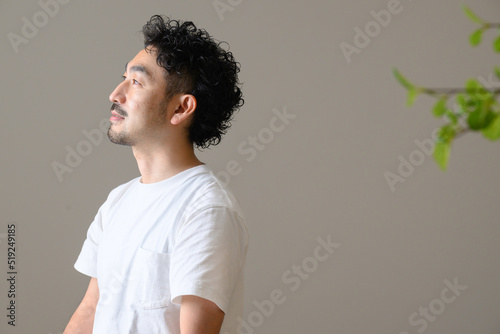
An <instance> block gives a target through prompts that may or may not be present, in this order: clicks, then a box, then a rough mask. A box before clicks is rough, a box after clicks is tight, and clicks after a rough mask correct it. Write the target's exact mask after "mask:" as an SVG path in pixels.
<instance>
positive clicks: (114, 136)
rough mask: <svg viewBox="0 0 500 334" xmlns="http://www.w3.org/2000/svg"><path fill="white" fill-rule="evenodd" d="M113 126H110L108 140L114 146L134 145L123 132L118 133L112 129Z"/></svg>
mask: <svg viewBox="0 0 500 334" xmlns="http://www.w3.org/2000/svg"><path fill="white" fill-rule="evenodd" d="M112 127H113V124H111V125H110V126H109V129H108V138H109V140H110V141H111V142H112V143H113V144H118V145H124V146H132V145H134V143H135V142H134V140H133V139H132V138H131V137H130V136H129V135H128V134H127V133H123V132H116V131H115V130H113V129H112Z"/></svg>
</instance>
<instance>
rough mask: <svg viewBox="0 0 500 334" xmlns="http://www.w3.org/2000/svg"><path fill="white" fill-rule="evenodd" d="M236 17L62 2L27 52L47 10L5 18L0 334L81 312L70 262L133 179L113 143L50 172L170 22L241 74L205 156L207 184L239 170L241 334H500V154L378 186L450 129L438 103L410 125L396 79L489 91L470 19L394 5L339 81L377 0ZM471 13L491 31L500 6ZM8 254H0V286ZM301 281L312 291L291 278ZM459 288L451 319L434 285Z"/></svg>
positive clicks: (435, 2) (488, 61)
mask: <svg viewBox="0 0 500 334" xmlns="http://www.w3.org/2000/svg"><path fill="white" fill-rule="evenodd" d="M221 1H222V2H224V3H227V1H229V0H221ZM230 3H232V4H233V5H230V6H231V8H232V11H227V12H225V13H224V14H223V20H221V18H220V17H219V16H218V14H217V12H216V10H215V9H214V6H213V3H212V0H206V1H192V0H188V1H180V0H172V1H165V0H162V1H158V0H157V1H95V0H92V1H81V0H73V1H70V2H69V3H67V4H65V5H60V8H59V10H58V12H57V13H56V14H55V15H54V17H50V18H49V20H48V22H46V24H45V25H44V26H43V27H41V28H39V31H38V32H37V34H36V35H35V36H34V37H32V38H31V39H28V43H27V44H22V45H20V46H19V52H18V53H15V51H14V49H13V47H12V46H11V44H10V42H9V40H8V38H7V34H8V33H9V32H13V33H16V34H18V35H20V34H21V29H22V26H23V21H22V18H23V17H26V18H28V20H29V21H31V22H33V15H35V14H36V13H37V12H39V11H40V10H41V7H40V5H39V4H38V2H37V1H31V0H30V1H22V2H20V1H16V0H1V2H0V31H1V36H0V50H1V62H0V66H1V73H2V80H1V81H0V100H1V108H2V110H1V116H0V117H1V119H0V134H1V142H0V151H1V152H2V158H1V159H2V164H1V171H2V173H1V178H2V193H1V201H0V210H1V213H2V215H1V216H2V217H1V225H0V229H1V230H0V234H4V233H6V228H7V224H8V223H9V222H15V223H16V224H17V239H18V240H17V243H18V248H17V252H18V254H17V256H18V271H19V275H18V287H17V289H18V299H17V304H18V309H17V312H18V314H17V326H16V327H15V328H12V327H10V326H7V324H6V322H7V319H6V317H5V314H4V313H6V310H5V308H6V306H7V304H6V303H7V298H6V294H7V285H6V283H7V282H6V280H5V279H2V280H1V283H0V289H1V290H0V302H1V303H2V304H1V305H2V306H1V308H0V309H2V310H4V311H2V312H1V314H0V319H2V320H1V324H0V328H1V330H0V331H1V332H2V333H53V334H55V333H60V332H62V330H63V328H64V327H65V325H66V323H67V321H68V319H69V317H70V316H71V314H72V313H73V311H74V310H75V308H76V306H77V305H78V303H79V302H80V300H81V298H82V296H83V293H84V291H85V289H86V287H87V284H88V278H87V277H85V276H83V275H81V274H79V273H78V272H76V271H75V270H74V269H73V263H74V261H75V260H76V257H77V256H78V254H79V251H80V248H81V245H82V243H83V241H84V239H85V233H86V231H87V228H88V226H89V224H90V222H91V221H92V219H93V217H94V215H95V213H96V212H97V209H98V208H99V206H100V205H101V203H102V202H103V201H104V200H105V199H106V196H107V194H108V193H109V191H110V190H111V189H112V188H114V187H116V186H117V185H119V184H121V183H124V182H126V181H128V180H130V179H131V178H133V177H136V176H138V170H137V167H136V164H135V160H134V159H133V156H132V154H131V152H130V149H129V148H127V147H121V146H116V145H112V144H111V143H109V142H108V140H107V138H105V139H104V140H103V141H102V142H100V143H97V144H95V145H94V144H92V146H91V148H90V149H91V152H87V153H89V154H88V155H87V156H85V157H83V158H82V161H81V162H80V163H79V164H78V166H76V167H75V168H72V172H71V173H69V172H68V173H65V174H63V176H62V182H60V181H59V180H58V178H57V176H56V174H55V172H54V170H53V167H52V164H53V163H54V162H55V161H57V162H59V163H61V164H65V165H66V162H65V159H66V155H67V150H66V147H70V148H72V149H76V148H77V146H78V145H80V146H81V147H83V146H82V145H85V144H84V143H83V142H84V141H85V140H87V139H86V137H85V136H84V134H83V133H82V131H83V130H87V131H91V130H95V129H99V126H98V125H99V122H100V120H102V119H103V118H107V117H109V108H110V105H111V103H110V102H109V101H108V96H109V94H110V93H111V91H112V90H113V89H114V87H115V86H116V85H117V84H118V82H119V81H120V80H121V78H120V77H121V75H122V71H123V68H124V65H125V63H126V62H127V61H128V60H130V59H131V58H133V57H134V56H135V54H136V53H137V52H138V51H139V50H140V49H141V48H142V39H141V35H140V33H138V32H139V31H140V29H141V27H142V25H143V24H144V23H145V22H146V21H147V19H148V18H149V17H150V16H151V15H153V14H157V13H161V14H166V15H169V16H171V17H173V18H179V19H183V20H187V19H190V20H193V21H194V22H195V23H197V24H198V25H199V26H201V27H204V28H206V29H207V30H208V31H209V32H210V33H211V34H212V35H214V36H215V37H216V38H217V39H219V40H225V41H228V42H229V44H230V46H231V50H232V51H233V52H234V54H235V56H236V58H237V60H238V61H240V62H241V64H242V72H241V77H240V78H241V81H242V82H243V83H244V86H243V87H244V93H245V99H246V103H245V106H244V107H243V108H242V110H241V111H240V112H239V113H238V114H237V115H236V118H235V121H234V123H233V127H232V128H231V129H230V131H229V133H228V134H227V135H226V137H225V138H224V140H223V141H222V143H221V144H220V145H219V146H217V147H214V148H212V149H209V150H205V151H204V152H202V153H200V154H199V156H200V158H201V159H202V160H203V161H204V162H205V163H207V164H209V165H210V166H211V167H212V168H213V169H214V170H215V171H224V170H225V169H226V164H227V162H229V161H231V160H234V161H237V162H238V163H239V166H240V169H239V170H238V171H237V173H235V174H236V175H233V176H232V177H231V179H230V187H231V188H232V189H233V190H234V192H235V194H236V195H237V197H238V199H239V201H240V202H241V205H242V207H243V209H244V211H245V213H246V215H247V219H248V227H249V231H250V234H251V245H250V249H249V253H248V262H247V269H246V290H245V293H246V303H245V314H244V319H245V321H247V322H248V323H249V324H250V325H249V326H251V328H250V330H247V332H248V333H273V334H278V333H377V334H379V333H380V334H399V333H401V332H407V333H411V334H413V333H419V330H420V332H425V333H429V334H430V333H440V334H443V333H454V334H458V333H463V334H466V333H491V334H493V333H499V331H500V320H499V319H500V317H499V313H500V302H499V300H500V289H499V287H498V282H499V278H500V265H499V262H498V254H499V252H500V243H499V239H500V224H499V221H498V216H499V214H500V208H499V205H498V196H499V194H500V191H499V189H500V187H499V186H500V181H499V177H498V166H499V163H500V155H498V143H491V142H489V141H487V140H485V139H483V138H482V137H481V136H480V135H477V134H469V135H466V136H464V137H462V138H460V139H459V140H458V141H456V142H455V143H454V144H453V148H452V156H451V161H450V163H451V165H450V168H449V171H448V172H446V173H443V172H442V171H440V170H439V168H438V167H437V165H436V164H435V163H434V161H433V160H432V158H431V157H429V156H427V155H425V156H424V161H423V163H422V164H421V165H419V166H416V167H415V168H414V170H413V172H412V173H411V175H408V176H407V177H405V178H404V180H405V181H404V182H398V183H396V184H395V186H394V189H393V190H394V191H391V188H390V186H389V184H388V182H387V181H386V179H385V177H384V173H386V172H391V173H394V174H397V173H398V166H399V164H400V156H401V157H402V158H404V159H409V156H410V155H411V154H413V156H414V157H418V154H419V153H414V152H416V151H418V150H419V148H418V146H417V145H416V144H415V140H425V139H429V138H431V134H432V132H433V130H434V129H435V128H437V127H438V126H440V125H442V124H443V122H444V121H443V120H440V119H435V118H433V117H432V116H431V114H430V108H431V106H432V104H433V101H434V100H433V99H431V98H428V97H420V98H419V99H418V100H417V102H416V105H415V106H414V107H412V108H410V109H409V108H406V107H405V98H406V97H405V91H404V89H403V88H402V87H401V86H400V85H399V84H397V83H396V81H395V80H394V78H393V76H392V73H391V70H392V68H393V67H397V68H399V69H400V70H401V71H402V72H403V73H404V74H405V75H406V76H408V77H409V78H411V79H412V80H413V81H415V82H417V83H420V84H423V85H428V86H451V87H453V86H457V87H459V86H461V85H463V84H464V83H465V80H466V79H467V78H472V77H474V78H483V80H486V81H488V76H489V75H490V74H491V73H492V69H493V66H494V65H498V60H499V58H498V55H496V54H494V53H493V51H492V48H491V42H492V41H493V39H494V37H495V36H496V35H497V33H496V32H494V31H489V32H488V33H487V34H486V35H485V37H484V42H483V44H482V45H481V46H479V47H478V48H471V47H469V45H468V42H467V37H468V35H469V34H470V33H471V32H472V31H473V30H474V29H476V28H477V25H475V24H474V23H472V22H470V21H469V20H468V19H467V18H466V17H465V16H464V14H463V12H462V9H461V4H462V3H464V2H463V1H453V0H432V1H431V0H421V1H411V0H401V8H402V11H401V12H400V13H399V14H397V15H392V17H391V21H390V23H389V24H388V25H387V26H386V27H383V28H382V29H381V31H380V32H379V33H378V34H377V35H376V36H374V37H372V38H371V41H370V44H369V45H368V46H367V47H365V48H363V49H361V50H360V53H359V54H354V55H352V59H351V60H352V61H351V62H350V63H348V62H347V60H346V58H345V57H344V55H343V54H342V51H341V48H340V43H342V42H346V43H349V44H353V39H354V37H355V31H354V28H355V27H356V26H357V27H360V28H361V29H364V27H365V25H366V24H367V23H369V22H370V21H374V18H373V16H372V15H370V11H371V10H374V11H380V10H382V9H387V5H388V1H387V0H376V1H374V0H371V1H368V0H359V1H347V0H338V1H319V0H314V1H285V0H274V1H239V0H231V2H230ZM468 5H470V6H471V7H472V8H473V9H474V10H475V11H476V12H477V13H478V14H479V15H480V16H482V17H484V18H485V19H487V20H490V21H499V19H498V18H499V16H498V14H499V13H500V3H499V2H498V1H493V0H475V1H468ZM42 23H43V22H42ZM499 85H500V83H499V82H498V80H496V81H493V82H490V88H491V87H496V88H498V86H499ZM274 108H276V109H278V110H283V109H284V108H286V110H287V112H288V113H289V114H293V115H295V118H294V119H293V120H290V122H289V124H287V125H286V126H285V128H284V129H283V130H282V131H281V132H274V133H273V137H272V138H270V137H269V135H270V132H269V130H263V129H265V128H269V125H270V122H271V120H272V119H273V117H274V115H275V114H274V113H273V111H272V110H273V109H274ZM277 124H280V123H277ZM259 133H261V138H263V139H264V140H265V141H266V144H265V145H264V148H263V149H262V150H260V151H257V155H256V156H255V158H254V159H253V160H252V161H247V158H249V155H248V154H241V153H240V152H239V151H238V146H239V145H242V147H245V148H248V147H250V145H249V139H248V137H249V136H257V135H258V134H259ZM266 135H267V137H266ZM87 149H88V150H89V148H88V146H87ZM422 156H423V155H422V154H420V157H422ZM328 236H330V237H331V240H332V241H333V242H336V243H339V244H340V247H338V248H337V249H335V251H334V252H333V254H331V256H329V257H328V259H326V260H325V261H323V262H319V263H318V262H316V263H317V266H314V263H315V262H314V261H313V260H311V258H310V257H313V256H314V250H315V248H316V247H317V245H318V241H317V238H318V237H319V238H322V239H323V240H326V239H327V238H328ZM5 246H6V243H5V239H3V240H2V243H1V244H0V247H1V251H2V253H1V254H3V255H2V260H1V262H0V263H1V265H0V268H1V271H2V273H5V272H6V271H7V268H6V261H5V258H6V255H5V254H6V247H5ZM321 254H323V253H321ZM308 258H309V259H308ZM304 261H305V262H304ZM303 263H304V264H305V265H306V266H308V267H307V268H309V270H310V271H311V272H310V273H309V274H308V277H307V278H300V279H299V278H298V277H299V276H297V275H296V274H290V272H288V270H291V269H292V266H294V265H302V264H303ZM284 274H285V276H286V275H289V276H288V277H291V276H294V277H295V278H296V279H297V280H298V281H299V282H300V286H299V287H298V289H296V290H292V289H291V287H292V285H291V284H290V283H287V281H286V280H283V277H282V276H283V275H284ZM2 277H4V275H2ZM303 277H305V276H303ZM454 279H457V280H458V283H459V284H460V285H464V286H466V287H467V288H465V289H464V288H462V289H463V290H462V291H461V292H459V293H460V295H459V296H455V297H456V298H455V300H454V301H453V302H451V303H443V302H442V301H440V299H441V292H442V291H443V289H445V288H446V284H445V283H444V282H445V281H446V280H448V281H449V282H453V280H454ZM276 289H278V290H280V291H281V292H282V293H283V295H284V296H285V298H286V299H285V301H284V302H283V303H281V304H279V305H274V309H273V310H272V312H270V311H269V312H267V315H263V316H261V318H259V314H258V313H257V312H259V311H258V308H257V306H255V305H256V304H259V303H262V301H264V300H266V299H269V298H270V294H271V292H272V291H273V290H276ZM446 296H447V297H448V298H451V296H453V294H452V293H451V292H447V294H446ZM442 305H444V306H445V309H444V310H443V309H440V306H442ZM429 306H431V307H433V309H434V311H435V312H436V313H438V314H437V315H435V318H432V321H431V320H420V322H418V324H419V325H411V324H410V323H409V318H410V316H411V315H412V314H413V313H414V312H417V313H418V312H419V308H420V307H422V308H423V307H426V308H429ZM418 319H425V318H424V317H422V316H420V315H419V316H417V317H416V318H414V320H418ZM422 322H424V323H426V326H425V328H424V325H423V324H422Z"/></svg>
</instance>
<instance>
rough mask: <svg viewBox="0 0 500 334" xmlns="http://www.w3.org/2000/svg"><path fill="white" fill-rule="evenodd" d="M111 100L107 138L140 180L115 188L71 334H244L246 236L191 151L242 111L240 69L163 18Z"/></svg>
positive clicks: (91, 245)
mask: <svg viewBox="0 0 500 334" xmlns="http://www.w3.org/2000/svg"><path fill="white" fill-rule="evenodd" d="M143 33H144V40H145V43H144V44H145V47H144V50H142V51H140V52H139V53H138V54H137V56H135V58H134V59H132V60H131V61H130V62H129V63H128V64H127V65H126V71H125V74H124V76H123V82H121V83H120V84H119V85H118V86H117V87H116V89H115V90H114V91H113V92H112V93H111V95H110V101H111V102H112V103H113V104H112V107H111V114H112V116H111V118H110V122H111V125H110V128H109V131H108V137H109V139H110V140H111V141H112V142H113V143H116V144H122V145H129V146H131V147H132V152H133V154H134V157H135V158H136V160H137V164H138V167H139V171H140V174H141V176H140V177H137V178H135V179H133V180H132V181H130V182H128V183H125V184H123V185H121V186H119V187H117V188H115V189H114V190H113V191H111V193H110V194H109V196H108V198H107V200H106V201H105V203H104V204H103V205H102V206H101V207H100V209H99V211H98V212H97V215H96V217H95V219H94V221H93V222H92V224H91V225H90V227H89V230H88V233H87V239H86V240H85V242H84V244H83V247H82V251H81V253H80V255H79V257H78V260H77V261H76V263H75V268H76V269H77V270H78V271H80V272H82V273H83V274H86V275H88V276H90V277H91V279H90V283H89V286H88V289H87V292H86V294H85V296H84V298H83V300H82V302H81V304H80V305H79V306H78V308H77V310H76V311H75V313H74V314H73V316H72V318H71V320H70V321H69V323H68V325H67V327H66V329H65V332H64V333H65V334H75V333H97V334H114V333H116V334H125V333H134V334H143V333H144V334H159V333H160V334H162V333H182V334H201V333H203V334H212V333H223V334H226V333H228V334H233V333H238V332H239V331H238V329H237V328H238V320H237V318H238V317H239V316H241V313H242V309H243V266H244V263H245V257H246V252H247V243H248V234H247V230H246V227H245V223H244V221H243V216H242V213H241V210H240V208H239V206H238V203H237V201H236V200H235V199H234V197H233V195H232V194H231V192H230V191H229V190H228V189H227V188H226V187H225V185H224V184H222V183H221V182H219V181H218V179H217V178H216V177H215V176H214V174H213V173H212V171H211V170H210V169H209V168H208V167H207V166H205V165H204V164H203V163H202V162H200V161H199V160H198V159H197V157H196V156H195V154H194V148H193V146H194V145H196V146H198V147H208V146H209V145H212V144H218V143H219V141H220V139H221V136H222V135H223V134H224V133H225V132H226V130H227V128H228V127H229V126H230V123H229V122H230V120H231V117H232V115H233V112H235V111H236V110H237V109H238V108H240V107H241V106H242V104H243V99H242V94H241V91H240V88H239V87H238V85H239V83H238V78H237V73H238V72H239V64H238V63H236V62H235V61H234V58H233V55H232V54H231V53H230V52H228V51H225V50H224V49H222V48H221V47H220V46H219V43H217V42H215V41H214V40H213V39H212V38H211V37H210V36H209V34H208V33H207V32H206V31H205V30H201V29H198V28H196V26H195V25H194V24H193V23H192V22H184V23H181V22H179V21H175V20H169V19H165V18H163V17H161V16H157V15H156V16H153V17H152V18H151V19H150V20H149V21H148V23H147V24H146V25H145V26H144V27H143Z"/></svg>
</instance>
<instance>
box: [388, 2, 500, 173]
mask: <svg viewBox="0 0 500 334" xmlns="http://www.w3.org/2000/svg"><path fill="white" fill-rule="evenodd" d="M463 9H464V12H465V14H466V15H467V16H468V17H469V18H470V19H471V20H472V21H473V22H475V23H478V24H480V25H481V27H480V28H479V29H477V30H475V31H474V32H473V33H472V34H471V35H470V36H469V43H470V44H471V45H472V46H477V45H479V44H480V43H481V40H482V37H483V33H484V31H486V30H488V29H492V28H500V23H491V22H486V21H484V20H483V19H481V18H480V17H478V16H477V15H476V14H475V13H474V12H473V11H472V10H471V9H470V8H468V7H466V6H464V7H463ZM493 49H494V50H495V52H500V36H498V37H497V38H496V39H495V40H494V42H493ZM393 73H394V76H395V77H396V79H397V80H398V81H399V83H400V84H401V85H402V86H403V87H405V88H406V89H407V91H408V98H407V101H406V105H407V106H412V105H413V104H414V102H415V100H416V98H417V97H418V96H419V95H421V94H425V95H429V96H432V97H434V98H436V99H437V101H436V103H435V104H434V107H433V109H432V114H433V115H434V116H435V117H438V118H443V119H444V120H445V121H446V122H447V123H446V124H445V125H443V126H442V127H441V128H440V129H439V132H438V136H437V141H436V145H435V146H434V152H433V157H434V160H435V161H436V162H437V164H438V165H439V167H440V168H441V169H442V170H446V169H447V167H448V162H449V158H450V151H451V144H452V142H453V140H454V139H457V138H458V137H459V136H461V135H463V134H465V133H467V132H472V131H479V132H481V133H482V134H483V135H484V137H486V138H488V139H490V140H493V141H494V140H497V139H499V138H500V104H499V101H498V96H499V95H500V89H495V90H489V89H487V88H485V87H484V86H483V85H482V84H481V83H480V82H479V81H478V80H476V79H469V80H467V82H466V84H465V87H464V88H428V87H423V86H418V85H415V84H414V83H411V82H410V81H409V80H408V79H406V78H405V77H404V76H403V75H402V74H401V73H400V72H399V71H398V70H397V69H394V70H393ZM494 73H495V75H496V77H497V78H498V79H499V80H500V68H498V67H495V68H494ZM453 97H454V98H455V104H454V105H453V106H450V104H451V102H450V100H452V98H453Z"/></svg>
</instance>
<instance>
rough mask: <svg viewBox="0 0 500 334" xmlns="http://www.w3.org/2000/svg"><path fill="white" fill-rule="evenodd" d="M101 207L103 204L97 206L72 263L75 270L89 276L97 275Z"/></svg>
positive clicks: (101, 229)
mask: <svg viewBox="0 0 500 334" xmlns="http://www.w3.org/2000/svg"><path fill="white" fill-rule="evenodd" d="M103 207H104V204H103V205H102V206H101V207H100V208H99V210H98V211H97V214H96V216H95V218H94V221H93V222H92V223H91V224H90V227H89V229H88V231H87V239H85V241H84V243H83V246H82V250H81V251H80V255H79V256H78V259H77V260H76V262H75V265H74V267H75V269H76V270H78V271H79V272H81V273H82V274H84V275H87V276H90V277H97V252H98V249H99V243H100V241H101V237H102V233H103V228H102V221H103V219H102V215H103V212H102V211H103Z"/></svg>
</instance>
